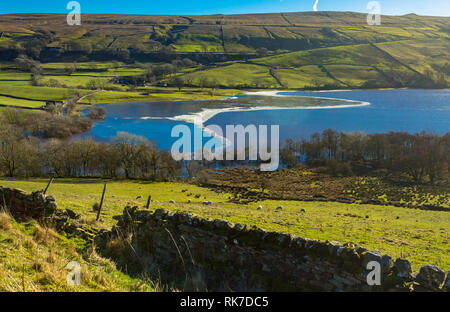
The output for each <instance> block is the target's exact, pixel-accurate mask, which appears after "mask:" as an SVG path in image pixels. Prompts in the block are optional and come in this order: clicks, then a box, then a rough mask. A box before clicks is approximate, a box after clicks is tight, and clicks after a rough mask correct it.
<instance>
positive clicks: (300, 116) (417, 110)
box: [77, 89, 450, 149]
mask: <svg viewBox="0 0 450 312" xmlns="http://www.w3.org/2000/svg"><path fill="white" fill-rule="evenodd" d="M279 95H283V96H284V97H278V96H273V97H271V96H256V95H250V96H246V97H239V98H232V99H231V98H230V99H229V100H227V101H203V102H201V101H198V102H145V103H119V104H101V106H104V107H105V108H106V110H107V118H106V119H105V120H104V121H101V122H98V123H97V124H96V125H95V126H94V128H93V129H92V131H90V132H89V133H85V134H82V135H80V136H77V137H92V138H93V139H95V140H97V141H108V140H109V139H110V138H112V137H115V136H116V135H117V132H119V131H125V132H129V133H133V134H136V135H140V136H144V137H146V138H148V139H149V140H151V141H155V142H156V143H157V144H158V146H159V147H160V148H162V149H167V148H170V146H171V145H172V144H173V142H175V141H176V140H177V138H172V137H171V131H172V128H173V127H174V126H176V125H179V124H184V125H187V126H189V127H190V128H191V129H194V127H196V126H195V125H194V124H195V122H196V121H198V120H199V119H203V122H204V124H205V125H206V126H207V125H212V124H214V125H218V126H221V127H222V128H223V129H225V126H226V125H239V124H242V125H244V126H246V125H249V124H254V125H257V126H258V125H279V126H280V139H281V140H282V141H284V140H285V139H288V138H291V139H300V138H305V137H308V136H309V135H311V134H312V133H314V132H318V131H323V130H325V129H327V128H332V129H335V130H338V131H344V132H351V131H364V132H366V133H386V132H389V131H405V132H410V133H416V132H420V131H424V130H425V131H432V132H435V133H438V134H444V133H447V132H450V90H403V89H402V90H358V91H329V92H328V91H327V92H306V91H299V92H280V93H279ZM341 99H343V100H345V101H341ZM368 103H370V105H368ZM235 107H240V108H241V109H240V110H236V111H233V109H234V108H235ZM293 107H295V108H293ZM258 108H263V109H264V110H258ZM275 108H276V109H275ZM278 108H282V109H278ZM317 108H320V109H317Z"/></svg>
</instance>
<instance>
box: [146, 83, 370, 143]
mask: <svg viewBox="0 0 450 312" xmlns="http://www.w3.org/2000/svg"><path fill="white" fill-rule="evenodd" d="M279 92H285V91H259V92H247V93H246V95H260V96H274V97H306V98H314V99H324V100H334V101H342V102H347V103H352V104H346V105H328V106H292V107H280V106H263V107H238V106H237V107H227V108H205V109H203V110H202V111H200V112H197V113H192V114H187V115H179V116H175V117H141V118H140V119H143V120H146V119H165V120H174V121H182V122H186V123H190V124H193V125H194V126H196V127H198V128H200V129H202V130H203V131H204V132H207V133H209V134H210V135H211V136H212V137H214V138H216V139H218V140H221V141H222V142H226V141H227V140H226V138H224V137H222V136H220V135H218V134H217V133H214V132H213V131H211V130H210V129H208V128H207V127H205V126H204V123H205V122H207V121H208V120H210V119H211V118H213V117H214V116H216V115H218V114H223V113H230V112H250V111H262V110H287V109H292V110H299V109H305V110H313V109H338V108H354V107H362V106H370V103H369V102H362V101H354V100H347V99H335V98H326V97H315V96H314V97H312V96H290V95H281V94H279ZM286 92H295V91H286ZM226 145H228V143H227V144H226Z"/></svg>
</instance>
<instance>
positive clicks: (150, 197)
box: [145, 195, 152, 209]
mask: <svg viewBox="0 0 450 312" xmlns="http://www.w3.org/2000/svg"><path fill="white" fill-rule="evenodd" d="M151 201H152V195H148V199H147V205H145V208H146V209H149V208H150V202H151Z"/></svg>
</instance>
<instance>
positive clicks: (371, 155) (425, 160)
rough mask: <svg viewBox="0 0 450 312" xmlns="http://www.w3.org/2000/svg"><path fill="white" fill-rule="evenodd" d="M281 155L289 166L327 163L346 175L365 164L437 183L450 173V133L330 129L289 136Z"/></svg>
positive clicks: (337, 171) (334, 170)
mask: <svg viewBox="0 0 450 312" xmlns="http://www.w3.org/2000/svg"><path fill="white" fill-rule="evenodd" d="M281 159H282V162H283V163H284V164H286V165H287V166H289V167H293V166H296V165H298V164H299V163H306V164H307V165H310V166H322V165H326V166H328V167H329V169H330V171H331V172H332V173H334V174H344V175H348V174H351V173H352V168H354V167H361V165H363V166H364V167H365V168H373V169H387V170H388V171H389V172H390V173H394V174H404V175H407V176H409V177H411V178H412V179H413V180H414V181H416V182H423V181H425V182H431V183H434V182H437V181H439V180H442V179H446V178H447V179H448V178H449V177H450V133H447V134H445V135H443V136H439V135H436V134H432V133H428V132H421V133H417V134H409V133H406V132H389V133H386V134H365V133H362V132H351V133H343V132H337V131H334V130H331V129H327V130H325V131H323V132H322V133H315V134H313V135H311V137H310V139H309V140H301V141H298V142H294V141H292V140H288V141H287V142H286V145H285V147H284V148H283V149H282V150H281Z"/></svg>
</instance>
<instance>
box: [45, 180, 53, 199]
mask: <svg viewBox="0 0 450 312" xmlns="http://www.w3.org/2000/svg"><path fill="white" fill-rule="evenodd" d="M53 179H54V177H52V178H51V179H50V181H49V182H48V184H47V187H46V188H45V190H44V195H45V194H46V193H47V191H48V188H49V187H50V185H51V184H52V183H53Z"/></svg>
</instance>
